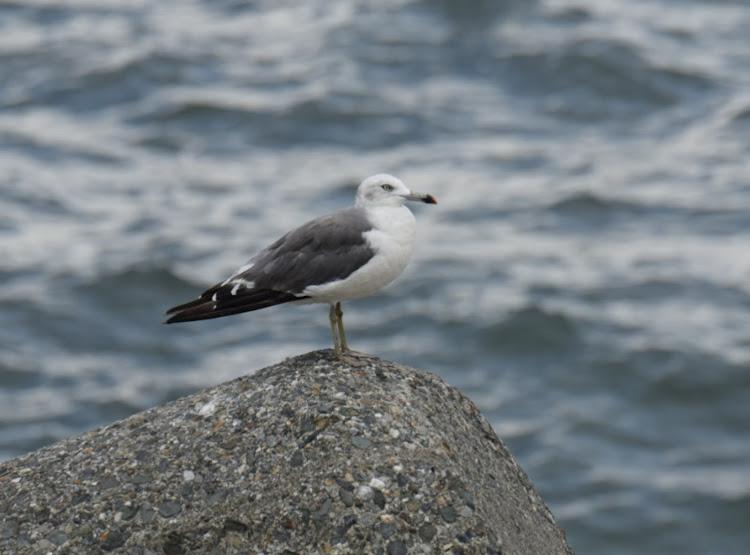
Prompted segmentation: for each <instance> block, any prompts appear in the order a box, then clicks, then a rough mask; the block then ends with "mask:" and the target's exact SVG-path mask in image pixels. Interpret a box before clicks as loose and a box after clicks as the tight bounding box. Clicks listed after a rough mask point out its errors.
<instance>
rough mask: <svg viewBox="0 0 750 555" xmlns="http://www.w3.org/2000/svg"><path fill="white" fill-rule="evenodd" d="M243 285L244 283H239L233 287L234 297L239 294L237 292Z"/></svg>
mask: <svg viewBox="0 0 750 555" xmlns="http://www.w3.org/2000/svg"><path fill="white" fill-rule="evenodd" d="M242 283H243V282H242V281H238V282H237V283H235V284H234V287H232V291H231V293H232V295H236V294H237V290H238V289H239V288H240V287H242Z"/></svg>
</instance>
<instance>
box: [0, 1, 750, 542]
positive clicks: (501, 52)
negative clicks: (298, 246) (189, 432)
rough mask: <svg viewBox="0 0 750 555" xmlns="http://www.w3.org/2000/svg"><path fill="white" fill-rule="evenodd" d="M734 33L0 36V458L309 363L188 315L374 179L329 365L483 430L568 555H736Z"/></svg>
mask: <svg viewBox="0 0 750 555" xmlns="http://www.w3.org/2000/svg"><path fill="white" fill-rule="evenodd" d="M748 29H750V7H749V6H748V4H747V3H745V2H731V1H714V2H697V1H693V2H691V1H685V2H672V1H669V0H652V1H636V2H615V1H594V0H580V1H573V0H570V1H568V0H548V1H539V2H520V1H517V2H489V1H480V0H478V1H475V2H463V3H459V2H440V1H431V2H428V1H424V2H409V1H405V0H394V1H389V2H386V3H384V4H374V3H370V2H363V1H353V2H352V1H346V2H344V1H325V2H324V1H322V0H313V1H308V2H304V3H298V2H278V1H271V0H259V1H255V2H240V1H229V0H227V1H217V0H210V1H209V0H205V1H202V2H198V1H194V2H187V1H186V2H166V3H165V2H145V1H141V2H125V1H120V2H117V1H112V2H104V3H101V2H85V1H78V0H69V1H65V0H60V1H56V2H44V3H41V2H24V1H19V2H13V3H4V4H0V283H1V284H2V287H0V386H1V388H0V457H2V458H10V457H14V456H17V455H19V454H22V453H24V452H27V451H30V450H33V449H36V448H38V447H41V446H43V445H46V444H49V443H51V442H54V441H56V440H59V439H62V438H65V437H69V436H72V435H75V434H77V433H80V432H82V431H84V430H88V429H91V428H94V427H97V426H100V425H103V424H106V423H109V422H112V421H114V420H117V419H119V418H122V417H124V416H126V415H128V414H131V413H133V412H136V411H140V410H143V409H146V408H149V407H152V406H155V405H157V404H159V403H162V402H165V401H167V400H170V399H174V398H176V397H179V396H182V395H186V394H189V393H191V392H193V391H195V390H197V389H200V388H205V387H209V386H211V385H215V384H218V383H220V382H222V381H225V380H228V379H230V378H233V377H235V376H238V375H241V374H245V373H248V372H252V371H254V370H256V369H258V368H261V367H263V366H266V365H268V364H272V363H275V362H278V361H280V360H282V359H283V358H284V357H287V356H292V355H295V354H300V353H304V352H307V351H310V350H313V349H317V348H323V347H329V346H330V343H331V340H330V330H329V327H328V316H327V308H326V307H324V306H315V305H313V306H307V307H292V306H284V307H279V308H275V309H269V310H268V311H263V312H258V313H253V314H247V315H242V316H237V317H233V318H228V319H220V320H214V321H209V322H203V323H194V324H187V325H181V326H163V325H162V324H161V323H160V322H161V321H162V313H163V311H164V310H165V309H166V308H168V307H170V306H172V305H174V304H177V303H180V302H184V301H187V300H189V299H191V298H192V297H193V296H195V295H196V294H197V293H199V292H200V291H201V290H202V289H203V288H205V287H207V286H209V285H211V284H212V283H213V282H215V281H217V280H221V279H223V278H224V277H225V276H226V275H227V273H228V272H231V271H233V270H234V269H236V267H238V266H239V265H240V264H242V263H244V261H245V260H246V259H247V258H248V257H249V256H250V255H252V254H253V253H254V252H256V251H257V250H258V249H260V248H262V247H264V246H265V245H266V244H268V242H269V241H271V240H273V239H274V238H276V237H277V236H278V235H279V234H280V233H282V232H284V231H286V230H288V229H289V228H291V227H294V226H295V225H298V224H300V223H302V222H304V221H306V220H307V219H309V218H311V217H313V216H316V215H319V214H323V213H325V212H329V211H332V210H335V209H338V208H342V207H344V206H347V205H349V204H351V202H352V200H353V195H354V190H355V187H356V185H357V183H358V182H359V181H360V180H361V179H362V178H364V177H366V176H368V175H370V174H373V173H378V172H384V171H385V172H390V173H393V174H395V175H397V176H399V177H400V178H402V179H403V180H404V181H405V182H406V183H407V185H408V186H410V187H411V188H413V189H415V190H419V191H424V192H429V193H432V194H433V195H435V196H437V197H438V198H439V200H440V204H439V205H438V206H435V207H426V206H425V207H415V211H416V212H417V214H416V216H417V221H418V225H419V238H418V245H417V248H416V251H415V256H414V259H413V261H412V263H411V265H410V266H409V268H408V269H407V271H406V272H405V274H404V275H403V276H402V277H401V278H400V279H399V280H398V281H397V282H395V283H394V284H392V285H391V286H389V287H388V288H387V289H385V290H384V291H382V292H381V293H379V294H378V295H376V296H373V297H370V298H368V299H363V300H361V301H356V302H352V303H349V304H348V305H345V307H344V308H345V311H346V320H347V331H348V335H349V339H350V343H351V344H352V345H353V347H354V348H356V349H360V350H363V351H367V352H371V353H373V354H377V355H379V356H382V357H384V358H388V359H392V360H395V361H399V362H403V363H406V364H410V365H413V366H417V367H420V368H423V369H425V370H429V371H432V372H435V373H438V374H440V375H441V376H443V377H444V378H445V379H446V380H447V381H449V382H450V383H452V384H454V385H456V386H457V387H459V388H460V389H462V390H463V391H464V392H466V393H467V394H468V395H469V396H470V397H471V398H472V399H473V400H474V401H475V402H476V403H477V404H478V406H479V407H480V409H481V410H482V411H483V412H484V413H485V414H486V415H487V416H488V418H489V419H490V420H491V421H492V423H493V425H494V426H495V428H496V429H497V431H498V433H499V434H500V436H501V437H502V438H503V439H504V440H505V441H506V442H507V444H508V445H509V446H510V448H511V450H512V451H513V452H514V454H515V455H516V456H517V457H518V459H519V461H520V462H521V464H522V465H523V467H524V469H525V470H526V471H527V472H528V473H529V475H530V476H531V478H532V480H533V481H534V483H535V484H536V486H537V488H538V489H539V491H540V493H541V494H542V496H543V497H544V499H545V500H546V501H547V502H548V504H549V505H550V507H551V509H552V511H553V512H554V513H555V515H556V517H557V519H558V520H559V522H560V523H561V524H562V525H563V526H564V527H565V528H566V530H567V533H568V536H569V540H570V542H571V544H572V546H573V547H574V548H575V549H576V550H577V551H578V552H579V553H609V554H626V553H639V554H640V553H681V554H684V553H695V554H708V553H710V554H734V553H737V554H740V553H746V552H747V546H748V545H750V529H749V528H748V526H747V523H748V515H750V441H748V429H750V371H749V370H750V339H749V337H750V336H749V335H748V330H750V250H749V249H748V246H749V245H750V177H748V176H750V93H748V91H750V34H748Z"/></svg>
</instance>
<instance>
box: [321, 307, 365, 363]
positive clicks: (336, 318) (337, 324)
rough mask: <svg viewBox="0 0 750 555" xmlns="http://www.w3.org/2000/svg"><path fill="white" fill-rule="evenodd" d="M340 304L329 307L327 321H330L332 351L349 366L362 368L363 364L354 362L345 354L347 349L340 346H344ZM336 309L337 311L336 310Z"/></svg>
mask: <svg viewBox="0 0 750 555" xmlns="http://www.w3.org/2000/svg"><path fill="white" fill-rule="evenodd" d="M340 305H341V303H336V304H335V305H331V310H330V311H329V312H328V319H329V320H330V321H331V334H332V335H333V351H334V353H336V357H337V358H338V359H339V360H340V361H341V362H343V363H344V364H348V365H349V366H355V367H356V366H363V365H364V362H361V361H359V360H356V359H354V358H352V357H350V356H347V355H346V354H345V353H348V352H350V351H349V348H348V347H345V348H342V344H343V345H346V336H344V335H343V331H344V324H343V323H342V322H341V314H342V312H341V306H340ZM337 308H338V310H336V309H337Z"/></svg>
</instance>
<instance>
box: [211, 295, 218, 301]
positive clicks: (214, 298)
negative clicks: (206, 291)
mask: <svg viewBox="0 0 750 555" xmlns="http://www.w3.org/2000/svg"><path fill="white" fill-rule="evenodd" d="M216 295H218V293H214V296H213V297H211V300H212V301H213V302H216Z"/></svg>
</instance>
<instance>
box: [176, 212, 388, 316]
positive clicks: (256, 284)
mask: <svg viewBox="0 0 750 555" xmlns="http://www.w3.org/2000/svg"><path fill="white" fill-rule="evenodd" d="M371 228H372V224H371V223H370V221H369V220H368V218H367V213H366V211H365V210H364V209H363V208H360V207H356V206H353V207H351V208H345V209H344V210H340V211H338V212H334V213H333V214H328V215H326V216H321V217H319V218H316V219H314V220H312V221H309V222H307V223H306V224H304V225H302V226H300V227H298V228H297V229H295V230H293V231H290V232H289V233H287V234H286V235H284V236H283V237H281V238H280V239H278V240H277V241H276V242H274V243H273V244H272V245H270V246H268V247H266V248H265V249H263V250H262V251H260V252H259V253H258V254H257V255H255V256H254V257H253V258H251V259H250V262H249V263H248V264H250V263H252V266H250V268H248V269H247V270H245V271H243V272H239V273H236V274H234V275H233V276H232V277H230V278H229V279H228V280H225V281H223V282H221V283H218V284H216V285H214V286H213V287H211V288H209V289H207V290H206V291H204V292H203V293H202V294H201V295H200V297H199V298H198V299H196V300H194V301H190V302H189V303H185V304H182V305H179V306H175V307H173V308H170V309H169V310H168V311H167V314H173V316H172V317H170V318H169V319H168V320H167V322H166V323H167V324H172V323H175V322H190V321H193V320H207V319H210V318H219V317H221V316H228V315H230V314H239V313H241V312H250V311H252V310H258V309H261V308H266V307H269V306H274V305H277V304H282V303H288V302H291V301H297V300H303V299H305V298H306V297H305V295H304V294H303V293H302V292H303V291H304V290H305V289H306V288H307V287H309V286H311V285H320V284H321V283H328V282H331V281H335V280H339V279H344V278H346V277H347V276H349V275H350V274H351V273H352V272H354V271H355V270H357V269H358V268H360V267H361V266H364V265H365V263H367V261H368V260H370V258H372V257H373V255H374V253H373V251H372V249H371V248H370V246H369V245H368V244H367V241H365V238H364V236H363V233H364V232H366V231H368V230H370V229H371Z"/></svg>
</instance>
